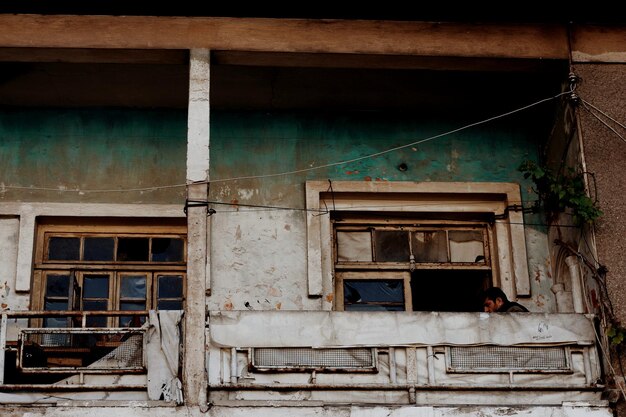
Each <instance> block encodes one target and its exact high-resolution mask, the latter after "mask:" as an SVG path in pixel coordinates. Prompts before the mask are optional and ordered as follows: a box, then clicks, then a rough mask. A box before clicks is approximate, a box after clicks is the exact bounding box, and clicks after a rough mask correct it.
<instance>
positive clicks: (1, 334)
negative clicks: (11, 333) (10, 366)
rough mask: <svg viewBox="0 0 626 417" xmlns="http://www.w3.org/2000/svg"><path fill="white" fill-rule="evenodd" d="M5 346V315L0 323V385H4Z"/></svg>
mask: <svg viewBox="0 0 626 417" xmlns="http://www.w3.org/2000/svg"><path fill="white" fill-rule="evenodd" d="M6 344H7V315H6V314H3V315H2V319H1V321H0V385H2V384H4V364H5V353H4V352H5V348H6Z"/></svg>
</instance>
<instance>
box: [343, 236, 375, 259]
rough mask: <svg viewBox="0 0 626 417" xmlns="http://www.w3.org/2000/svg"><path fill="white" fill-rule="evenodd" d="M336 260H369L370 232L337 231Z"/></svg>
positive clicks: (370, 256)
mask: <svg viewBox="0 0 626 417" xmlns="http://www.w3.org/2000/svg"><path fill="white" fill-rule="evenodd" d="M337 261H338V262H371V261H372V239H371V234H370V232H337Z"/></svg>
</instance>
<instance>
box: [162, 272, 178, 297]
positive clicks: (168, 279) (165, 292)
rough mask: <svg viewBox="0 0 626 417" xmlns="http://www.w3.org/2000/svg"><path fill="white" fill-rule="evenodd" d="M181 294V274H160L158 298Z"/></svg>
mask: <svg viewBox="0 0 626 417" xmlns="http://www.w3.org/2000/svg"><path fill="white" fill-rule="evenodd" d="M182 296H183V277H182V275H160V276H159V290H158V298H178V297H182Z"/></svg>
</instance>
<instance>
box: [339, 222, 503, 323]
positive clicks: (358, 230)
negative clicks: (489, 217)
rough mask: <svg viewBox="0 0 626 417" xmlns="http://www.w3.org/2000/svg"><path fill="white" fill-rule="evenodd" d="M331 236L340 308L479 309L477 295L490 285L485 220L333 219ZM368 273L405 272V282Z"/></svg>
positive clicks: (488, 228) (488, 240) (488, 242)
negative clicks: (448, 222)
mask: <svg viewBox="0 0 626 417" xmlns="http://www.w3.org/2000/svg"><path fill="white" fill-rule="evenodd" d="M334 238H335V239H334V242H335V245H334V254H335V258H334V265H335V271H336V281H337V282H336V289H337V290H338V291H339V292H341V293H342V294H343V297H341V299H337V304H338V307H339V308H340V309H344V310H359V309H360V310H368V309H369V310H377V309H379V310H388V311H395V310H409V309H412V310H419V311H481V309H482V305H481V303H480V293H481V292H482V291H483V290H484V289H485V288H487V287H489V286H491V284H492V270H491V257H490V253H491V252H492V250H491V249H490V248H491V243H490V224H489V223H487V222H480V221H479V222H474V221H458V220H453V221H450V224H447V223H446V222H442V221H421V220H419V219H415V221H411V220H409V219H403V220H400V221H397V224H394V221H385V222H383V223H376V222H374V221H372V222H368V221H367V219H363V218H358V220H357V221H355V222H354V223H351V222H350V220H345V219H342V220H339V221H335V222H334ZM372 271H381V272H384V271H405V272H406V273H407V274H408V278H407V283H406V284H405V283H404V281H403V280H395V281H394V280H388V279H385V278H382V277H381V278H378V279H377V278H376V277H372V276H371V273H372ZM344 272H346V273H347V272H349V273H350V274H352V275H350V279H347V278H345V277H346V275H345V273H344ZM354 274H356V275H354ZM359 274H361V275H362V276H366V275H367V276H368V278H367V279H366V280H359ZM398 285H404V286H405V287H408V288H405V289H404V290H402V291H400V290H398V289H397V288H398V287H397V286H398ZM392 289H393V290H395V291H396V292H394V291H392ZM405 293H406V294H408V295H406V296H404V297H399V296H396V297H395V298H393V297H392V294H396V295H399V294H403V295H404V294H405ZM355 294H359V295H366V297H360V298H355V297H356V296H355Z"/></svg>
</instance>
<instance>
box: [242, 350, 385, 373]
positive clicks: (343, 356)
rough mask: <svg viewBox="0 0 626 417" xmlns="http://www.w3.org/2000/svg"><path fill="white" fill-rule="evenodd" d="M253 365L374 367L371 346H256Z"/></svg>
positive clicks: (330, 367)
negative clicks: (334, 347) (323, 347)
mask: <svg viewBox="0 0 626 417" xmlns="http://www.w3.org/2000/svg"><path fill="white" fill-rule="evenodd" d="M253 351H254V353H253V365H254V366H255V367H257V368H268V369H269V368H271V369H274V368H316V369H319V368H326V369H372V368H374V365H375V364H374V356H373V350H372V349H371V348H336V349H312V348H256V349H253Z"/></svg>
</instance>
